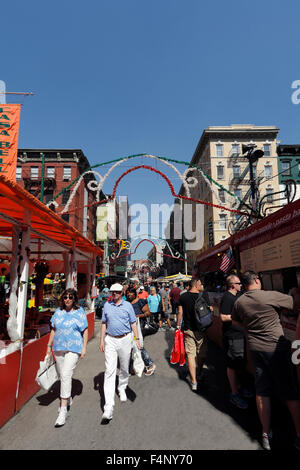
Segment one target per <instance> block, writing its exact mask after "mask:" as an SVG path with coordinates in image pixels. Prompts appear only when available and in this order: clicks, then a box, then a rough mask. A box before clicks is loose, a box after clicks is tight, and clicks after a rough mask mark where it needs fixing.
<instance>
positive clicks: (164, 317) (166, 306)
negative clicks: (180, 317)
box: [159, 284, 175, 331]
mask: <svg viewBox="0 0 300 470" xmlns="http://www.w3.org/2000/svg"><path fill="white" fill-rule="evenodd" d="M161 306H162V311H161V314H160V319H159V328H160V329H162V325H163V321H166V322H167V324H168V326H169V329H170V330H171V331H174V330H175V328H173V327H172V325H171V320H170V315H171V313H172V305H171V301H170V295H169V286H168V284H166V285H165V288H164V290H163V292H162V294H161Z"/></svg>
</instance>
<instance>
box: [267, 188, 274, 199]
mask: <svg viewBox="0 0 300 470" xmlns="http://www.w3.org/2000/svg"><path fill="white" fill-rule="evenodd" d="M273 192H274V189H273V188H267V189H266V194H267V202H269V203H272V202H273Z"/></svg>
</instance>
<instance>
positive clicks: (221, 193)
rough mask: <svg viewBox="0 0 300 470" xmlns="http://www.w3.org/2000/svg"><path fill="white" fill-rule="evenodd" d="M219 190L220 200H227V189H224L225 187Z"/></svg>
mask: <svg viewBox="0 0 300 470" xmlns="http://www.w3.org/2000/svg"><path fill="white" fill-rule="evenodd" d="M218 192H219V199H220V201H221V202H225V191H224V189H219V190H218Z"/></svg>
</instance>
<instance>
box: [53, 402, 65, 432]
mask: <svg viewBox="0 0 300 470" xmlns="http://www.w3.org/2000/svg"><path fill="white" fill-rule="evenodd" d="M66 419H67V407H66V406H62V407H61V408H60V409H59V413H58V417H57V420H56V422H55V427H56V428H60V427H61V426H63V425H64V424H65V422H66Z"/></svg>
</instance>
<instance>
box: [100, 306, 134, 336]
mask: <svg viewBox="0 0 300 470" xmlns="http://www.w3.org/2000/svg"><path fill="white" fill-rule="evenodd" d="M134 322H136V316H135V313H134V310H133V307H132V305H131V303H130V302H127V301H126V300H123V299H122V301H121V303H120V304H119V305H116V304H115V303H114V302H113V301H112V300H109V301H108V302H106V303H105V305H104V307H103V312H102V323H106V333H108V334H109V335H111V336H121V335H124V334H125V333H130V332H131V323H134Z"/></svg>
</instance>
